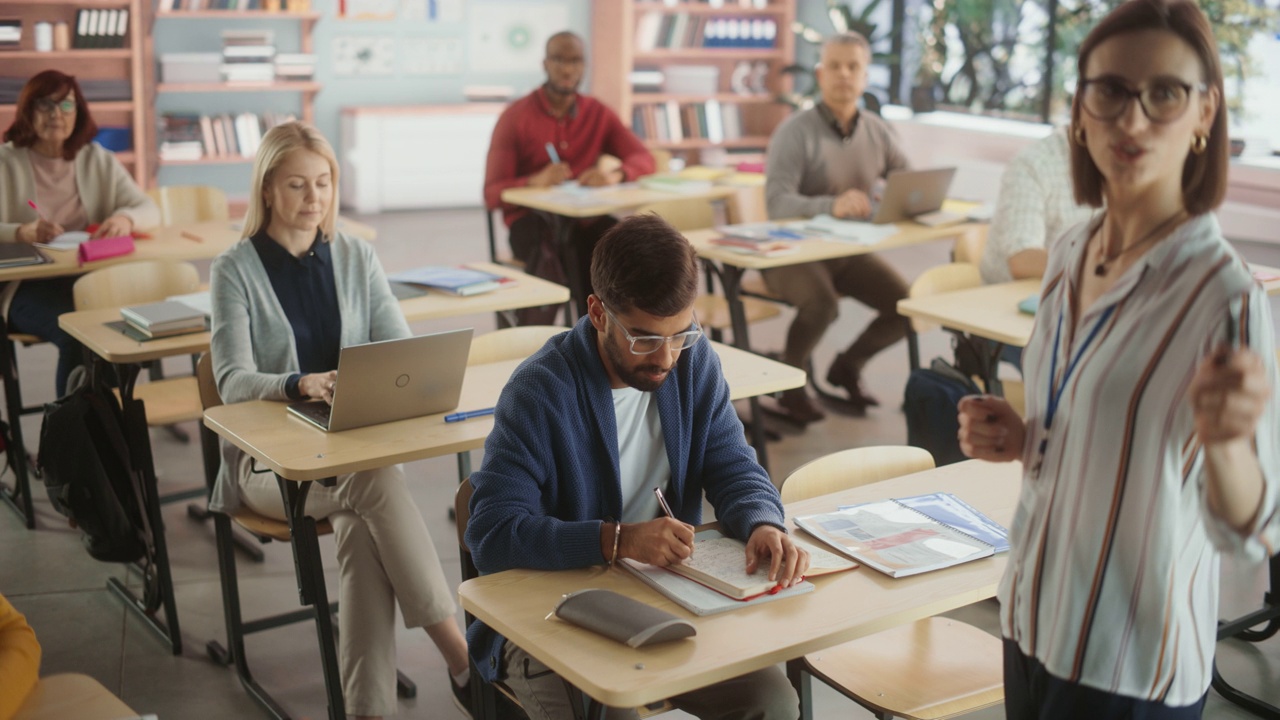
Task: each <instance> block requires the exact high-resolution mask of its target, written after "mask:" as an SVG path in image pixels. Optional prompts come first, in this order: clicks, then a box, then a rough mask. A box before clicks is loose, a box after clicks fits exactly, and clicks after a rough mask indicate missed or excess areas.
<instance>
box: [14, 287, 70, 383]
mask: <svg viewBox="0 0 1280 720" xmlns="http://www.w3.org/2000/svg"><path fill="white" fill-rule="evenodd" d="M77 279H78V278H76V277H60V278H53V279H50V280H23V281H22V284H21V285H19V286H18V291H17V292H16V293H14V295H13V302H11V303H9V329H10V330H12V331H14V332H21V333H27V334H29V335H38V336H40V337H41V338H44V339H45V340H48V341H49V342H51V343H53V344H54V345H55V346H57V348H58V369H57V374H56V375H55V377H54V383H55V385H56V390H57V393H58V394H57V397H62V396H63V395H64V394H65V393H66V389H67V376H68V375H70V374H71V370H72V368H74V367H75V366H77V365H80V364H81V363H82V362H84V346H83V345H81V344H80V343H79V342H78V341H77V340H75V339H74V338H72V337H71V336H70V335H68V334H67V333H66V331H64V330H63V329H62V328H60V327H58V316H59V315H61V314H63V313H69V312H71V311H72V310H75V309H76V307H75V300H74V298H73V296H72V294H71V287H72V286H73V285H75V284H76V280H77Z"/></svg>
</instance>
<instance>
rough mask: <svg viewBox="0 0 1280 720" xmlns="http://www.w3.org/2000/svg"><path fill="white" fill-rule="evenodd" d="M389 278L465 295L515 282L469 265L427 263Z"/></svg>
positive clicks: (393, 280) (488, 290) (476, 293)
mask: <svg viewBox="0 0 1280 720" xmlns="http://www.w3.org/2000/svg"><path fill="white" fill-rule="evenodd" d="M387 280H389V281H391V282H398V283H406V284H409V285H424V286H426V287H429V288H434V289H436V290H443V291H445V292H448V293H453V294H454V295H463V296H466V295H479V294H480V293H486V292H491V291H493V290H497V289H498V288H500V287H507V286H510V285H512V284H514V283H515V281H514V280H512V279H511V278H507V277H503V276H502V275H495V274H493V273H488V272H485V271H483V270H475V269H473V268H468V267H450V266H447V265H427V266H425V267H420V268H414V269H413V270H403V271H401V272H398V273H393V274H391V275H388V276H387Z"/></svg>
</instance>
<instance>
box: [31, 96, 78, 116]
mask: <svg viewBox="0 0 1280 720" xmlns="http://www.w3.org/2000/svg"><path fill="white" fill-rule="evenodd" d="M75 111H76V101H75V100H72V99H71V98H63V99H62V100H59V101H57V102H54V101H53V100H50V99H49V98H40V99H39V100H36V112H38V113H42V114H44V115H53V114H54V113H55V112H60V113H62V114H63V115H70V114H71V113H73V112H75Z"/></svg>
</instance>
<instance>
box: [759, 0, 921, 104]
mask: <svg viewBox="0 0 1280 720" xmlns="http://www.w3.org/2000/svg"><path fill="white" fill-rule="evenodd" d="M881 2H882V0H871V1H870V2H868V3H867V4H865V5H863V6H862V9H861V10H858V11H856V12H855V11H854V9H853V7H852V6H851V5H850V3H847V2H841V1H840V0H827V19H828V20H829V21H830V23H831V29H830V30H829V31H828V32H826V33H823V32H822V31H820V30H818V29H817V28H815V27H813V26H811V25H807V24H805V23H803V22H801V21H799V20H796V21H795V22H793V23H792V24H791V31H792V32H794V33H795V34H796V37H797V39H799V40H800V41H801V42H803V43H805V44H806V45H807V46H808V47H810V48H813V49H816V48H818V47H820V46H821V45H822V43H823V41H825V40H826V39H827V38H828V37H831V36H832V35H838V34H840V33H845V32H849V31H850V30H852V31H854V32H857V33H859V34H861V35H862V36H863V37H865V38H866V39H867V42H869V43H871V47H872V53H871V62H872V64H875V65H894V64H896V63H897V62H898V57H897V56H896V55H894V54H892V53H886V52H877V51H875V49H874V48H875V47H876V46H877V45H881V44H883V41H884V40H886V39H888V38H889V35H890V31H889V30H887V31H884V32H881V30H880V27H879V25H878V24H877V23H876V22H875V21H874V20H873V18H874V17H875V14H876V11H877V10H878V9H879V7H880V3H881ZM814 70H815V68H814V67H812V66H808V65H801V64H792V65H788V66H786V67H784V68H782V72H783V73H784V74H787V75H790V76H791V78H792V91H791V92H789V93H781V94H779V95H778V98H777V99H778V101H779V102H783V103H786V104H788V105H790V106H791V107H793V108H808V107H812V106H813V104H814V102H816V101H817V97H818V79H817V76H816V74H815V73H814Z"/></svg>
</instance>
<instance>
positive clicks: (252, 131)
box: [160, 112, 294, 160]
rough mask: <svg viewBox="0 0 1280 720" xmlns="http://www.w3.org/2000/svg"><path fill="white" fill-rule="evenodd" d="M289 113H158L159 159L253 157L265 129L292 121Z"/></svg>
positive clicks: (292, 117) (291, 115)
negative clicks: (159, 114)
mask: <svg viewBox="0 0 1280 720" xmlns="http://www.w3.org/2000/svg"><path fill="white" fill-rule="evenodd" d="M293 119H294V116H293V114H291V113H270V112H268V113H262V114H260V115H256V114H254V113H250V112H244V113H239V114H237V115H230V114H223V115H198V114H196V113H174V112H171V113H165V114H163V115H161V116H160V158H161V159H162V160H200V159H202V158H222V157H246V158H247V157H253V156H254V154H256V153H257V152H258V146H259V145H261V144H262V136H263V135H264V134H265V133H266V131H267V130H270V129H271V128H273V127H275V126H276V125H279V124H281V123H284V122H288V121H290V120H293Z"/></svg>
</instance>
